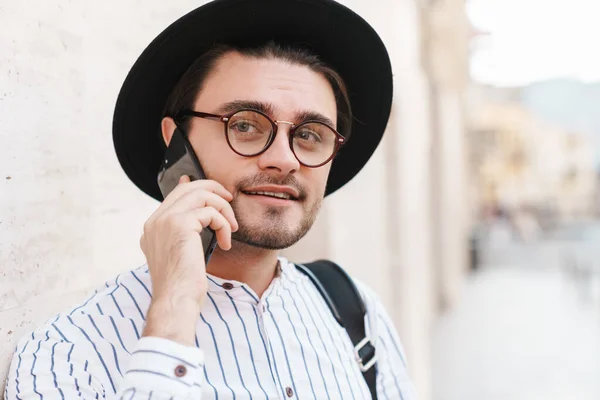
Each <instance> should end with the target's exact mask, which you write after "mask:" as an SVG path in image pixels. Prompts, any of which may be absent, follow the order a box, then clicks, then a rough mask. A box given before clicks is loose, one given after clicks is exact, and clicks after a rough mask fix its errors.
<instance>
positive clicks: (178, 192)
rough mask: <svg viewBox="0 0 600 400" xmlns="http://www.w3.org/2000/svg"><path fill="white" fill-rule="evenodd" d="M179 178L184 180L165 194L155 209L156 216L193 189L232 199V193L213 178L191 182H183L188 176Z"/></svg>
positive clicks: (228, 199)
mask: <svg viewBox="0 0 600 400" xmlns="http://www.w3.org/2000/svg"><path fill="white" fill-rule="evenodd" d="M181 179H183V180H184V182H181V183H179V184H178V185H177V186H176V187H175V189H173V190H172V191H171V193H169V194H168V195H167V197H166V198H165V199H164V200H163V202H162V204H161V205H160V206H159V207H158V209H157V210H156V211H155V214H156V216H159V215H161V214H163V213H164V212H166V210H168V208H169V207H171V206H172V205H173V204H174V203H175V202H176V201H177V199H179V198H180V197H181V196H183V195H185V194H186V193H189V192H192V191H194V190H202V189H203V190H206V191H208V192H212V193H215V194H217V195H219V196H221V197H222V198H224V199H225V200H227V201H231V200H233V195H232V194H231V193H230V192H229V191H228V190H227V189H225V187H224V186H223V185H221V184H220V183H218V182H215V181H213V180H207V179H200V180H197V181H193V182H185V180H186V179H189V177H187V178H183V177H182V178H180V180H181Z"/></svg>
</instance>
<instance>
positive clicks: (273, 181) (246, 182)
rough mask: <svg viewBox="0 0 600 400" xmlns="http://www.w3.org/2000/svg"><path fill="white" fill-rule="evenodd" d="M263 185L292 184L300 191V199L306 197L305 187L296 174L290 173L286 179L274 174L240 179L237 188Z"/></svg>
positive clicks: (242, 188)
mask: <svg viewBox="0 0 600 400" xmlns="http://www.w3.org/2000/svg"><path fill="white" fill-rule="evenodd" d="M263 185H280V186H290V187H293V188H294V189H296V190H297V191H298V194H299V196H298V200H304V199H305V198H306V195H307V192H306V189H304V187H302V185H301V184H300V182H298V180H297V179H296V177H295V176H293V175H288V176H286V177H285V178H284V179H279V178H277V177H276V176H273V175H254V176H250V177H247V178H244V179H242V180H241V181H239V182H238V183H237V184H236V186H235V188H236V191H238V192H241V191H243V190H244V189H245V188H251V187H254V186H263Z"/></svg>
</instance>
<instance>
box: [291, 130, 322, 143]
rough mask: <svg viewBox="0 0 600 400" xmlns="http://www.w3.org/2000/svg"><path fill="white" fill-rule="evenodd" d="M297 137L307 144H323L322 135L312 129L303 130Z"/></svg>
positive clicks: (297, 133)
mask: <svg viewBox="0 0 600 400" xmlns="http://www.w3.org/2000/svg"><path fill="white" fill-rule="evenodd" d="M295 136H296V137H297V138H298V139H300V140H302V141H305V142H309V143H321V141H322V140H321V135H320V134H319V133H318V132H315V131H314V130H312V129H310V128H302V129H301V130H300V131H299V132H296V134H295Z"/></svg>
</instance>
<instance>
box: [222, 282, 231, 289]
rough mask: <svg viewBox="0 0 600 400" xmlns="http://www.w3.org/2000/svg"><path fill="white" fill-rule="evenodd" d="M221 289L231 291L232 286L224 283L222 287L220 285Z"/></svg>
mask: <svg viewBox="0 0 600 400" xmlns="http://www.w3.org/2000/svg"><path fill="white" fill-rule="evenodd" d="M221 286H222V287H223V289H225V290H231V289H233V284H232V283H229V282H225V283H224V284H223V285H221Z"/></svg>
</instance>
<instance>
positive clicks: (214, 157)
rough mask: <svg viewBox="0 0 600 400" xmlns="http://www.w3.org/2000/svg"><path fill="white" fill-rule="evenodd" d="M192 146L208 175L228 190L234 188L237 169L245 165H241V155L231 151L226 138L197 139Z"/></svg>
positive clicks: (241, 168)
mask: <svg viewBox="0 0 600 400" xmlns="http://www.w3.org/2000/svg"><path fill="white" fill-rule="evenodd" d="M192 146H193V147H194V151H195V152H196V155H197V157H198V160H199V161H200V165H202V168H203V169H204V172H205V173H206V175H207V177H208V178H209V179H213V180H215V181H217V182H219V183H220V184H222V185H223V186H225V188H226V189H227V190H229V191H231V190H233V188H234V185H235V178H236V171H240V170H243V167H241V166H240V160H239V158H240V156H238V155H237V154H235V153H234V152H233V151H231V149H230V148H229V146H228V145H227V142H225V139H224V138H222V140H195V141H193V142H192Z"/></svg>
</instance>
